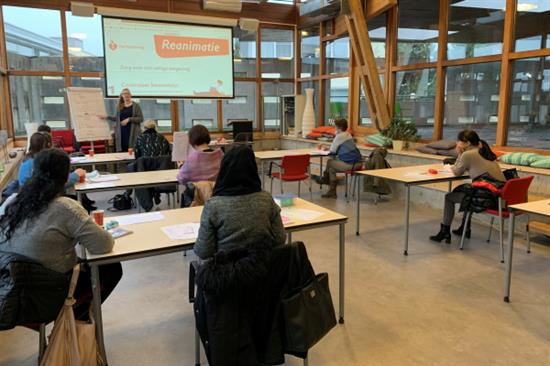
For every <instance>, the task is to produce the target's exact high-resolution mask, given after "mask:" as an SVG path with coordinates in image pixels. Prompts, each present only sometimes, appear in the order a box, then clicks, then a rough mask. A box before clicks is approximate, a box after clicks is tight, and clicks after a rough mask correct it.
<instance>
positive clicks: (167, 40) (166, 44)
mask: <svg viewBox="0 0 550 366" xmlns="http://www.w3.org/2000/svg"><path fill="white" fill-rule="evenodd" d="M155 50H156V51H157V55H158V56H159V57H164V58H173V57H201V56H223V55H228V54H229V42H228V41H227V40H225V39H219V38H198V37H180V36H163V35H155Z"/></svg>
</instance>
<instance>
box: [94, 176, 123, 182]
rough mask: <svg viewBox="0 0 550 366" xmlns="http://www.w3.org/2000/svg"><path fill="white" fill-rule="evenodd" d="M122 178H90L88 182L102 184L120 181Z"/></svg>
mask: <svg viewBox="0 0 550 366" xmlns="http://www.w3.org/2000/svg"><path fill="white" fill-rule="evenodd" d="M119 179H120V178H119V177H118V176H117V175H110V174H107V175H99V176H97V177H93V178H88V180H89V181H90V182H92V183H101V182H113V181H115V180H119Z"/></svg>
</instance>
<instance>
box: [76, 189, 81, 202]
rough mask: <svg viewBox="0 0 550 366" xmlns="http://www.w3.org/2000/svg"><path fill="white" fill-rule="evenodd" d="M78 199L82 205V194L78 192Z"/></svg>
mask: <svg viewBox="0 0 550 366" xmlns="http://www.w3.org/2000/svg"><path fill="white" fill-rule="evenodd" d="M76 199H77V201H78V202H80V204H82V193H80V192H78V191H77V192H76Z"/></svg>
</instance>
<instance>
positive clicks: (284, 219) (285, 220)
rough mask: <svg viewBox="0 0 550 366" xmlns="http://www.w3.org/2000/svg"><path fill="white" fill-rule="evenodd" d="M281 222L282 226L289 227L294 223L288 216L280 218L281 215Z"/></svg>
mask: <svg viewBox="0 0 550 366" xmlns="http://www.w3.org/2000/svg"><path fill="white" fill-rule="evenodd" d="M281 220H282V221H283V225H290V224H292V223H294V222H293V221H292V219H291V218H290V217H288V216H282V215H281Z"/></svg>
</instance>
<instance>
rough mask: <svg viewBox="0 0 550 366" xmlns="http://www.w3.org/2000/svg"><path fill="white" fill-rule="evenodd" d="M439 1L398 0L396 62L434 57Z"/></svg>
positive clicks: (400, 63) (405, 62)
mask: <svg viewBox="0 0 550 366" xmlns="http://www.w3.org/2000/svg"><path fill="white" fill-rule="evenodd" d="M438 36H439V1H417V0H401V1H399V28H398V30H397V64H398V65H409V64H416V63H422V62H435V61H437V39H438Z"/></svg>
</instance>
